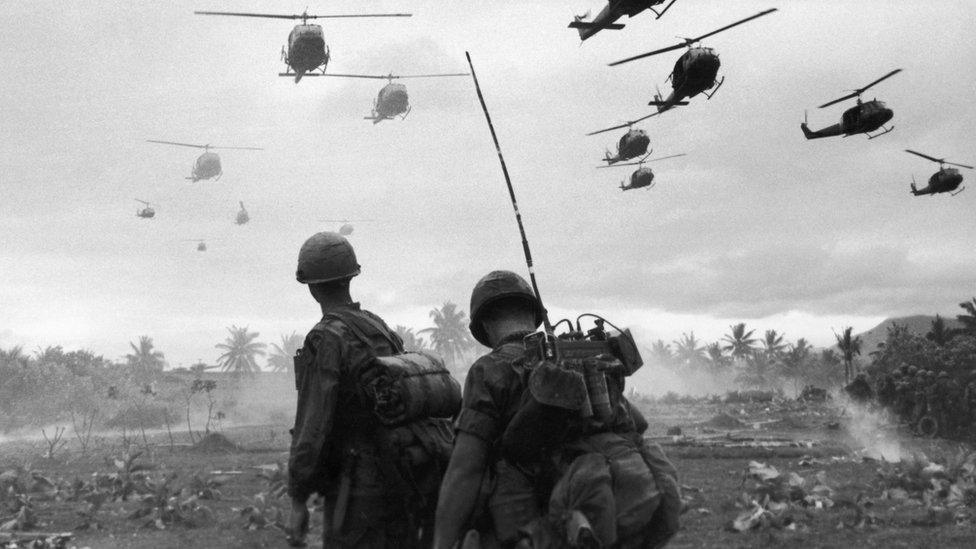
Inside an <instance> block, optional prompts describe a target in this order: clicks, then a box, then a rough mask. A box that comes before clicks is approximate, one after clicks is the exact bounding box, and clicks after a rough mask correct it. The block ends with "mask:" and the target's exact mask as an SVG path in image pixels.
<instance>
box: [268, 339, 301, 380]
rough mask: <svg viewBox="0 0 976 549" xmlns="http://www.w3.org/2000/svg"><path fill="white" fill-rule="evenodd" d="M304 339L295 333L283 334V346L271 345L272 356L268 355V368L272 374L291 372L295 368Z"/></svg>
mask: <svg viewBox="0 0 976 549" xmlns="http://www.w3.org/2000/svg"><path fill="white" fill-rule="evenodd" d="M302 344H304V339H302V336H300V335H298V334H297V333H295V332H292V333H291V334H290V335H285V334H281V345H278V344H277V343H272V344H271V354H270V355H268V366H271V371H272V372H291V371H292V370H293V368H294V366H295V355H296V354H298V350H299V349H301V348H302Z"/></svg>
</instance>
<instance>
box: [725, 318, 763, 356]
mask: <svg viewBox="0 0 976 549" xmlns="http://www.w3.org/2000/svg"><path fill="white" fill-rule="evenodd" d="M729 329H730V330H732V332H731V333H730V334H728V335H726V336H725V337H723V338H722V341H725V342H726V343H728V345H726V346H724V347H722V350H723V351H729V354H730V355H732V358H733V359H736V358H743V357H747V356H749V355H751V354H752V353H753V351H755V344H756V340H755V339H754V338H753V337H752V333H753V332H755V330H749V331H748V332H746V323H745V322H740V323H738V324H736V325H735V326H729Z"/></svg>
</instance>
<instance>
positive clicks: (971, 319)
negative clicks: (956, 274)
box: [956, 297, 976, 335]
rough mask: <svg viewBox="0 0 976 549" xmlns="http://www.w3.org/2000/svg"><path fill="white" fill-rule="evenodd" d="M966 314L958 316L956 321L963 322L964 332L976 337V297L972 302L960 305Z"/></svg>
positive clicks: (964, 302)
mask: <svg viewBox="0 0 976 549" xmlns="http://www.w3.org/2000/svg"><path fill="white" fill-rule="evenodd" d="M959 306H960V307H962V309H963V310H964V311H966V314H962V315H958V316H956V320H958V321H959V322H962V330H961V331H962V332H965V333H968V334H969V335H976V297H974V298H973V300H972V301H963V302H962V303H960V304H959Z"/></svg>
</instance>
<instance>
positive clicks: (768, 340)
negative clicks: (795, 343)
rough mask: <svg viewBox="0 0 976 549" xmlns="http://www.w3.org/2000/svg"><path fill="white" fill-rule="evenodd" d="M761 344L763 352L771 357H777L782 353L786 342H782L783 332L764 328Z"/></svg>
mask: <svg viewBox="0 0 976 549" xmlns="http://www.w3.org/2000/svg"><path fill="white" fill-rule="evenodd" d="M762 345H763V352H765V353H766V354H767V355H769V356H770V358H773V359H778V358H779V357H780V356H781V355H782V354H783V350H784V349H786V343H783V334H778V333H776V330H766V337H764V338H763V340H762Z"/></svg>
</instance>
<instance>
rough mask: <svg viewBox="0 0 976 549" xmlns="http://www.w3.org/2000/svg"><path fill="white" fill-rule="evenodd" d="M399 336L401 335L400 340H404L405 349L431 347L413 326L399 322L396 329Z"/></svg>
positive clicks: (414, 349)
mask: <svg viewBox="0 0 976 549" xmlns="http://www.w3.org/2000/svg"><path fill="white" fill-rule="evenodd" d="M393 331H394V332H396V334H397V335H398V336H400V341H403V349H404V350H406V351H426V350H428V349H429V346H428V345H427V341H426V340H424V338H423V337H421V336H419V335H417V334H416V333H414V331H413V328H407V327H406V326H401V325H399V324H397V327H396V329H395V330H393Z"/></svg>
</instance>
